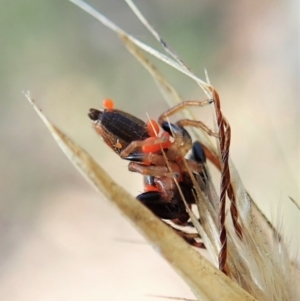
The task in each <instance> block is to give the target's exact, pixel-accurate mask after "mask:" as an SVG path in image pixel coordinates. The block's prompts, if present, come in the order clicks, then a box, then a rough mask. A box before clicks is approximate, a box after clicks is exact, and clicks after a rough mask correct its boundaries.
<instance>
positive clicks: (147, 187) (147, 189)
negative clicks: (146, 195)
mask: <svg viewBox="0 0 300 301" xmlns="http://www.w3.org/2000/svg"><path fill="white" fill-rule="evenodd" d="M144 191H145V192H149V191H158V188H157V187H155V186H152V185H145V186H144Z"/></svg>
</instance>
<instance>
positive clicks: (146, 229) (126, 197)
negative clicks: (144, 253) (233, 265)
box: [25, 93, 255, 301]
mask: <svg viewBox="0 0 300 301" xmlns="http://www.w3.org/2000/svg"><path fill="white" fill-rule="evenodd" d="M25 96H26V97H27V99H28V100H29V102H30V103H31V104H32V106H33V108H34V109H35V111H36V112H37V113H38V115H39V116H40V117H41V119H42V120H43V122H44V123H45V125H46V126H47V128H48V129H49V131H50V132H51V134H52V136H53V137H54V139H55V141H56V142H57V143H58V145H59V146H60V147H61V149H62V151H63V152H64V153H65V154H66V156H67V157H68V158H69V159H70V161H71V162H72V163H73V164H74V165H75V166H76V167H77V168H78V169H79V170H80V172H81V173H82V174H83V175H84V176H85V177H86V178H87V179H88V181H89V182H91V183H92V184H93V186H94V187H95V188H96V189H97V190H98V191H99V192H101V193H103V194H104V195H105V196H106V198H107V199H108V200H110V201H111V202H112V203H113V204H114V205H116V206H117V207H118V209H119V210H120V211H121V212H122V213H123V214H124V215H125V216H126V217H127V218H128V219H129V220H130V221H131V222H132V223H133V224H134V225H135V227H136V228H137V229H138V230H139V231H140V232H141V233H142V234H143V235H144V237H145V238H146V239H147V240H148V241H149V242H150V243H151V244H152V245H153V246H154V248H155V249H156V250H157V251H158V252H159V253H160V254H161V255H162V256H163V257H164V258H165V259H166V260H167V261H168V262H169V263H170V264H171V266H172V267H173V268H174V269H175V270H176V271H177V272H178V273H179V274H180V275H181V276H182V278H183V279H184V280H185V281H186V283H187V284H188V285H189V286H190V288H191V289H192V291H193V292H194V294H195V296H196V297H197V299H198V300H224V301H227V300H228V301H235V300H236V301H250V300H252V301H254V300H255V299H254V298H253V297H251V296H250V295H249V294H248V293H247V292H245V291H244V290H243V289H241V288H240V287H239V286H238V285H237V284H236V283H234V282H233V281H232V280H230V279H229V278H228V277H226V276H225V275H224V274H223V273H221V272H220V271H219V270H217V269H216V268H215V267H214V266H213V265H212V264H211V263H209V262H208V261H207V260H206V259H204V258H203V257H202V256H201V255H199V254H198V253H197V252H196V251H195V250H194V249H193V248H192V247H190V246H189V245H188V244H186V243H185V242H184V241H183V240H182V239H181V238H180V237H179V236H178V235H176V234H175V233H174V231H172V230H171V229H170V228H169V227H167V226H166V225H164V224H163V223H162V222H161V220H159V219H158V218H156V217H155V216H154V215H153V214H152V213H151V212H150V211H149V210H148V209H146V208H145V207H144V206H143V205H141V204H140V203H139V202H137V201H136V199H134V198H133V197H132V196H131V195H130V194H129V193H128V192H127V191H125V190H124V189H123V188H121V187H120V186H119V185H118V184H117V183H115V182H114V181H113V180H112V179H111V178H110V177H109V175H108V174H107V173H106V172H105V171H104V170H103V169H102V168H101V167H100V166H99V165H98V164H97V162H96V161H95V160H93V158H91V157H90V155H89V154H88V153H87V152H86V151H85V150H83V149H82V148H81V147H80V146H78V145H77V144H75V143H74V142H73V141H72V140H71V139H70V138H69V137H67V136H66V135H65V134H64V133H63V132H61V131H60V130H59V129H58V128H57V127H55V126H54V125H53V124H52V123H50V122H49V120H48V119H47V118H46V117H45V115H44V114H43V113H42V112H41V110H40V109H39V108H38V107H37V106H36V104H35V103H34V101H33V100H32V98H31V97H30V95H29V93H27V94H25ZM212 283H213V284H214V289H213V290H212V289H211V284H212Z"/></svg>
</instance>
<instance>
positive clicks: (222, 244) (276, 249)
mask: <svg viewBox="0 0 300 301" xmlns="http://www.w3.org/2000/svg"><path fill="white" fill-rule="evenodd" d="M70 1H71V2H73V3H75V4H76V5H78V6H79V7H81V8H82V9H83V10H85V11H87V12H88V13H89V14H91V15H92V16H94V17H95V18H96V19H98V20H99V21H100V22H102V23H103V24H104V25H105V26H107V27H108V28H110V29H112V30H113V31H115V32H116V33H117V34H118V35H119V36H120V37H121V39H122V40H123V42H124V44H125V45H126V47H127V48H128V49H129V50H130V52H131V53H132V54H133V55H134V56H135V57H136V58H137V59H138V60H139V61H140V62H141V63H142V64H143V66H145V67H146V69H147V70H148V71H149V72H150V74H151V75H152V76H153V78H154V79H155V81H156V82H157V84H158V86H159V87H160V90H161V91H163V92H164V93H163V95H164V96H166V97H167V98H168V99H172V100H173V101H175V102H177V103H178V102H180V101H181V100H182V99H181V97H180V96H179V94H178V93H177V91H176V90H175V88H174V87H172V86H171V85H170V84H169V83H168V81H167V80H166V79H164V78H163V77H162V76H161V74H160V73H159V72H158V71H157V70H156V68H155V67H154V66H153V65H152V63H151V62H150V61H149V60H148V59H146V58H145V56H144V55H143V54H142V52H141V51H140V50H143V51H145V52H147V53H148V54H150V55H152V56H154V57H156V58H157V59H159V60H161V61H163V62H165V63H166V64H168V65H170V66H171V67H173V68H175V69H176V70H178V71H180V72H182V73H183V74H185V75H187V76H188V77H189V78H191V79H192V80H194V81H195V82H196V84H198V85H199V86H200V88H201V89H202V90H203V92H204V94H205V95H206V97H207V98H208V99H214V101H215V105H216V106H215V112H216V116H215V118H216V128H217V129H218V132H219V136H220V140H219V141H217V146H216V147H215V146H214V143H212V142H211V140H210V139H209V137H208V136H207V134H206V133H205V132H202V131H200V130H197V131H194V137H195V138H196V139H198V140H200V141H201V143H203V144H204V146H205V149H206V153H207V154H208V157H209V158H210V160H212V162H213V163H214V164H215V165H216V166H218V167H219V168H220V169H221V174H222V179H221V197H219V196H218V195H217V193H216V190H215V188H214V186H213V184H212V182H211V178H210V175H209V173H208V179H207V180H208V185H207V187H206V190H205V191H204V192H202V191H201V189H200V188H199V185H198V184H197V183H196V182H195V183H194V186H195V187H194V188H195V190H196V203H197V206H198V211H199V215H200V217H201V224H199V222H198V221H197V218H196V217H195V216H194V215H193V213H192V212H190V216H191V219H192V221H193V223H194V225H195V228H196V229H197V230H198V232H199V234H200V235H201V237H202V238H203V242H204V244H205V246H206V248H207V250H208V252H209V254H210V256H211V259H212V262H213V263H214V265H216V266H217V265H218V263H219V266H220V268H221V270H223V271H224V272H226V273H227V274H228V276H229V277H230V278H231V279H232V280H234V281H231V280H230V278H229V277H226V276H225V275H224V274H223V273H221V272H220V271H219V270H218V269H216V268H214V267H213V266H212V265H211V264H210V263H208V262H207V261H206V260H205V259H204V258H202V257H201V256H200V255H199V254H198V253H197V252H195V250H193V249H192V248H191V247H190V246H188V245H187V244H186V243H185V242H183V241H182V239H180V238H179V237H178V236H177V235H176V234H175V233H174V232H173V231H172V230H171V229H169V228H168V227H167V226H165V225H164V224H163V223H162V222H161V221H160V220H159V219H157V218H156V217H155V216H153V214H152V213H151V212H150V211H149V210H147V209H146V208H144V207H143V206H142V205H141V204H139V203H138V202H137V201H136V200H135V199H134V198H132V197H131V196H130V195H129V194H128V193H127V192H126V191H124V190H123V189H122V188H121V187H119V186H118V185H117V184H116V183H115V182H113V180H112V179H111V178H110V177H109V176H108V175H107V174H106V172H105V171H104V170H102V169H101V167H100V166H98V165H97V163H96V162H95V161H94V160H93V159H92V158H91V157H90V156H89V155H88V154H87V153H86V152H85V151H84V150H83V149H81V148H80V147H79V146H77V145H76V144H74V142H72V141H71V140H70V139H69V138H68V137H67V136H66V135H64V134H63V133H62V132H61V131H59V130H58V129H57V128H56V127H55V126H54V125H52V124H51V123H50V122H49V121H48V120H47V119H46V118H45V116H44V115H43V114H42V113H41V111H40V110H39V109H38V108H37V107H36V105H35V104H34V103H33V101H32V100H31V99H30V96H29V95H27V98H28V99H29V101H30V102H31V103H32V104H33V106H34V108H35V110H36V111H37V112H38V114H39V115H40V117H41V118H42V119H43V121H44V122H45V124H46V125H47V127H48V128H49V130H50V132H51V133H52V135H53V136H54V138H55V140H56V141H57V142H58V144H59V145H60V147H61V148H62V150H63V151H64V152H65V154H66V155H67V156H68V157H69V159H70V160H71V162H72V163H73V164H74V165H75V166H76V167H77V168H78V169H79V170H80V171H81V172H82V173H83V174H84V176H85V177H86V178H87V179H88V180H89V181H90V182H91V183H92V184H93V185H94V186H95V187H96V189H97V190H99V191H100V192H102V193H103V194H104V195H105V196H106V197H107V198H108V199H109V200H110V201H111V202H113V203H114V204H115V205H117V207H118V208H119V209H120V210H121V211H122V213H123V214H124V215H126V216H127V217H128V218H129V219H130V220H131V221H132V222H133V223H134V225H135V226H136V227H137V229H138V230H139V231H140V232H141V233H142V234H143V235H144V236H145V237H146V238H147V239H148V240H149V242H150V243H151V244H152V245H153V246H154V247H155V248H156V249H157V250H158V251H159V253H160V254H161V255H162V256H164V257H165V258H166V260H168V262H169V263H170V264H171V265H172V266H173V268H174V269H175V270H176V271H177V272H178V273H179V274H180V275H181V276H182V278H183V279H184V280H185V281H186V282H187V284H188V285H189V286H190V287H191V289H192V290H193V292H194V293H195V296H196V298H197V299H198V300H255V298H256V299H257V300H266V301H267V300H274V301H282V300H286V301H287V300H292V301H296V300H299V299H300V298H299V291H298V290H297V287H296V280H295V279H297V272H296V268H295V266H296V265H295V264H292V263H291V261H290V259H289V254H288V251H287V248H286V246H285V244H284V240H283V238H282V237H281V236H280V235H278V231H276V230H275V229H274V228H272V227H270V223H269V222H268V221H267V220H266V218H265V217H264V216H263V215H262V213H261V212H260V211H259V210H258V208H257V206H256V205H255V203H254V202H253V200H252V199H251V197H250V196H249V194H248V193H247V191H246V190H245V188H244V187H243V184H242V182H241V180H240V178H239V175H238V172H237V170H236V169H235V166H234V164H233V163H232V161H231V160H230V157H229V145H230V126H229V123H228V122H227V121H226V119H225V117H224V116H223V115H222V112H221V109H220V101H219V96H218V94H217V91H216V90H215V89H214V88H213V87H212V86H211V85H210V83H209V82H205V81H203V80H201V79H200V78H198V77H197V76H196V75H194V74H193V73H192V72H191V70H190V69H189V68H188V67H187V66H186V65H185V64H184V63H183V62H182V60H181V59H180V58H179V57H178V56H177V55H176V54H175V53H174V52H173V51H171V50H170V48H169V47H168V46H167V44H166V43H165V42H164V40H163V39H162V38H161V37H160V36H159V34H158V33H157V32H156V31H155V30H154V29H153V28H152V27H151V25H150V24H149V23H148V22H147V20H146V19H145V18H144V17H143V15H142V14H141V13H140V12H139V10H138V9H137V7H136V6H135V5H134V4H133V2H132V1H130V0H127V1H126V2H127V3H128V4H129V6H130V8H131V9H132V10H133V11H134V13H135V14H136V15H137V17H138V18H139V19H140V20H141V22H142V23H143V24H144V25H145V26H146V27H147V28H148V29H149V31H150V33H151V34H152V35H153V36H154V37H155V38H156V39H157V40H158V41H159V43H160V44H161V46H162V47H163V49H164V50H165V51H166V53H167V55H165V54H162V53H160V52H158V51H157V50H155V49H153V48H151V47H149V46H147V45H145V44H144V43H142V42H140V41H139V40H137V39H136V38H134V37H132V36H131V35H129V34H128V33H126V32H125V31H123V30H122V29H121V28H119V27H118V26H117V25H115V24H114V23H113V22H111V21H110V20H108V19H107V18H106V17H105V16H104V15H102V14H100V13H99V12H97V11H95V10H94V9H93V8H92V7H91V6H89V5H88V4H86V3H85V2H83V1H81V0H70ZM168 55H169V56H168ZM187 114H189V113H187ZM190 116H191V115H189V117H188V118H191V117H190ZM226 195H227V196H228V197H229V199H230V200H231V208H230V212H231V217H230V216H227V215H226V214H225V209H226V207H225V202H226ZM220 199H221V200H220ZM220 208H221V210H220ZM220 218H221V221H220ZM220 224H221V226H222V227H221V239H220V234H219V226H220ZM224 233H225V234H224ZM222 250H223V251H222ZM222 252H225V253H226V254H225V253H223V255H222ZM224 254H225V255H224ZM220 257H221V258H220ZM220 259H221V260H220ZM224 259H225V260H224ZM223 260H224V262H222V261H223ZM212 284H213V287H214V289H213V290H212V289H211V285H212ZM242 288H243V289H245V290H247V292H248V293H247V292H245V291H244V290H243V289H242Z"/></svg>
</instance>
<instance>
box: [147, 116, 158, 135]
mask: <svg viewBox="0 0 300 301" xmlns="http://www.w3.org/2000/svg"><path fill="white" fill-rule="evenodd" d="M147 129H148V134H149V136H151V137H156V136H157V135H158V133H159V125H158V123H157V122H156V121H155V120H153V119H149V120H148V122H147Z"/></svg>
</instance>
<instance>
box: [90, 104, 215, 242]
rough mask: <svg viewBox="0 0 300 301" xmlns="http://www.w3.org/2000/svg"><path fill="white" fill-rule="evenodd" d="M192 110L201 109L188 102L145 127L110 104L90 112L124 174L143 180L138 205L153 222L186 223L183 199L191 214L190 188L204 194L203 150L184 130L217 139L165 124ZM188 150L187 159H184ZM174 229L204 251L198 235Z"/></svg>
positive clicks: (192, 193) (178, 124)
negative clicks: (122, 161)
mask: <svg viewBox="0 0 300 301" xmlns="http://www.w3.org/2000/svg"><path fill="white" fill-rule="evenodd" d="M208 103H209V102H205V104H208ZM191 105H192V106H201V105H204V103H203V102H196V101H187V102H185V105H182V104H180V105H179V106H176V107H173V108H171V109H170V110H168V111H166V112H164V113H163V114H161V115H160V117H159V118H158V123H157V122H156V121H155V120H149V121H148V122H147V123H146V122H144V121H142V120H140V119H139V118H137V117H135V116H133V115H131V114H129V113H126V112H124V111H121V110H117V109H115V108H114V103H113V101H112V100H110V99H107V100H105V101H104V102H103V107H104V110H103V111H100V110H97V109H90V112H89V117H90V119H91V120H92V123H93V126H94V128H95V130H96V132H97V133H98V134H99V135H100V136H101V137H102V139H103V140H104V142H105V143H106V144H107V145H108V146H109V147H110V148H111V149H112V150H113V151H114V152H115V153H117V154H118V155H119V156H120V157H121V158H122V159H126V160H128V161H130V163H129V165H128V170H129V171H132V172H137V173H140V174H141V175H143V176H144V192H143V193H141V194H140V195H138V196H137V197H136V199H137V200H139V201H140V202H141V203H142V204H144V205H145V206H146V207H147V208H148V209H149V210H151V211H152V212H153V213H154V214H155V215H156V216H157V217H159V218H161V219H164V220H170V221H172V222H173V223H174V224H177V225H182V226H184V225H187V223H188V220H189V219H190V216H189V214H188V212H187V209H186V205H185V204H184V201H183V198H184V200H185V201H186V203H187V204H188V206H189V207H190V208H191V206H192V204H195V195H196V192H195V189H194V183H197V185H198V186H199V187H200V188H201V189H202V190H205V184H206V181H207V179H208V172H207V168H206V164H205V163H206V156H205V153H204V151H203V148H202V145H201V144H200V142H198V141H196V142H194V143H193V142H192V138H191V136H190V135H189V133H188V131H187V130H186V129H185V128H184V125H185V126H186V125H192V126H196V127H201V128H204V129H205V130H207V132H208V133H210V134H212V135H215V134H214V133H213V132H212V131H211V130H209V129H208V128H207V127H206V126H204V125H203V124H202V123H201V122H197V123H195V121H193V120H189V119H181V120H179V121H177V122H176V123H175V124H172V123H169V122H168V121H166V119H167V118H168V117H169V116H171V115H173V114H175V113H177V112H178V111H179V110H182V109H184V108H185V107H186V106H191ZM160 127H161V128H162V129H163V131H162V133H160V132H161V130H160ZM190 150H191V155H190V157H189V158H185V156H186V155H187V153H188V152H189V151H190ZM191 176H192V177H193V178H194V181H196V182H193V179H192V178H191ZM173 229H174V230H175V231H176V232H177V233H178V234H179V235H180V236H182V237H183V238H184V239H185V240H186V241H187V242H188V243H190V244H192V245H194V246H197V247H203V244H202V243H199V242H198V241H196V240H195V238H199V235H198V234H191V233H185V232H184V231H181V230H178V229H175V228H174V227H173Z"/></svg>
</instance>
